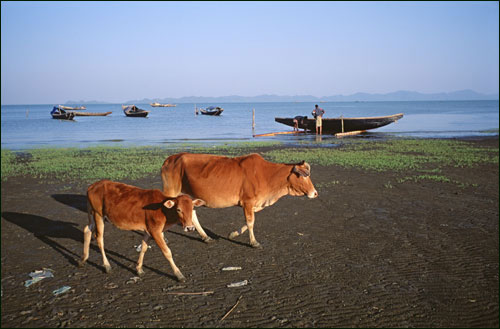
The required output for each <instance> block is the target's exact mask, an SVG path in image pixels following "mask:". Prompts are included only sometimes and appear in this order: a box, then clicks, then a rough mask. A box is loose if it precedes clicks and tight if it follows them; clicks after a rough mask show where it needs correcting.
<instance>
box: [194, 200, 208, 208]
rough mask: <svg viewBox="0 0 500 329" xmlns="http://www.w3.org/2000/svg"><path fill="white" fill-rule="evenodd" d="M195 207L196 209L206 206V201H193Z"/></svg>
mask: <svg viewBox="0 0 500 329" xmlns="http://www.w3.org/2000/svg"><path fill="white" fill-rule="evenodd" d="M193 205H194V206H195V207H200V206H204V205H205V201H203V200H202V199H195V200H193Z"/></svg>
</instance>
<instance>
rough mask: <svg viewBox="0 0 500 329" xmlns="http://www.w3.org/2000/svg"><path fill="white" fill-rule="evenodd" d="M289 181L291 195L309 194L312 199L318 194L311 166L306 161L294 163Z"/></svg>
mask: <svg viewBox="0 0 500 329" xmlns="http://www.w3.org/2000/svg"><path fill="white" fill-rule="evenodd" d="M288 183H289V185H288V186H289V188H288V190H289V193H290V195H294V196H300V195H307V197H308V198H310V199H312V198H315V197H317V196H318V191H316V189H315V188H314V185H313V183H312V181H311V166H310V165H309V164H308V163H307V162H305V161H302V162H300V163H297V164H294V165H293V167H292V171H291V173H290V175H289V176H288Z"/></svg>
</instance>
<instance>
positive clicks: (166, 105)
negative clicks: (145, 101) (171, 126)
mask: <svg viewBox="0 0 500 329" xmlns="http://www.w3.org/2000/svg"><path fill="white" fill-rule="evenodd" d="M149 105H151V106H152V107H176V106H177V104H160V103H157V102H154V103H151V104H149Z"/></svg>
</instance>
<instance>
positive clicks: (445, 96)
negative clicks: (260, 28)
mask: <svg viewBox="0 0 500 329" xmlns="http://www.w3.org/2000/svg"><path fill="white" fill-rule="evenodd" d="M461 100H498V94H490V95H486V94H480V93H477V92H475V91H473V90H470V89H466V90H459V91H454V92H450V93H435V94H423V93H419V92H416V91H405V90H400V91H395V92H392V93H388V94H369V93H355V94H352V95H347V96H344V95H336V96H324V97H316V96H311V95H295V96H279V95H259V96H237V95H232V96H220V97H203V96H188V97H180V98H171V97H167V98H143V99H134V100H128V101H126V102H123V104H149V103H153V102H158V103H261V102H356V101H359V102H376V101H385V102H388V101H461ZM66 104H109V102H99V101H72V100H71V101H67V102H66Z"/></svg>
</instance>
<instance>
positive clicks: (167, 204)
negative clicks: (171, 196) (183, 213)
mask: <svg viewBox="0 0 500 329" xmlns="http://www.w3.org/2000/svg"><path fill="white" fill-rule="evenodd" d="M163 205H164V206H165V207H167V208H168V209H170V208H172V207H173V206H175V202H174V201H173V200H167V201H165V203H164V204H163Z"/></svg>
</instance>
